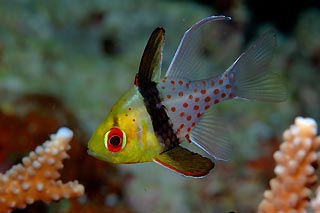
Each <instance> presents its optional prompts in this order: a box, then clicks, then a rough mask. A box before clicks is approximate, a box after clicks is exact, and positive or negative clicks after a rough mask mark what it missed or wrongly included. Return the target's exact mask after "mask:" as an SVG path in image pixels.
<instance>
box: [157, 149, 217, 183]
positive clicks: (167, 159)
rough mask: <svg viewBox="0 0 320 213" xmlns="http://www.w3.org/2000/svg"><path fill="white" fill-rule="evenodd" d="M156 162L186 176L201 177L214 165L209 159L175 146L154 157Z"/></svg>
mask: <svg viewBox="0 0 320 213" xmlns="http://www.w3.org/2000/svg"><path fill="white" fill-rule="evenodd" d="M154 161H155V162H156V163H159V164H161V165H162V166H164V167H166V168H168V169H170V170H172V171H175V172H177V173H179V174H182V175H184V176H187V177H203V176H205V175H207V174H208V173H209V171H210V170H211V169H213V167H214V163H213V162H212V161H211V160H210V159H209V158H205V157H202V156H201V155H199V154H197V153H193V152H191V151H189V150H187V149H185V148H183V147H181V146H177V147H175V148H173V149H171V150H169V151H167V152H164V153H162V154H161V155H159V156H158V157H157V158H155V159H154Z"/></svg>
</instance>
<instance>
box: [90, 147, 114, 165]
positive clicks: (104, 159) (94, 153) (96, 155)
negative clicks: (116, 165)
mask: <svg viewBox="0 0 320 213" xmlns="http://www.w3.org/2000/svg"><path fill="white" fill-rule="evenodd" d="M87 153H88V154H89V155H90V156H92V157H95V158H97V159H99V160H103V161H107V162H109V160H108V158H106V157H104V156H101V155H99V154H98V153H96V152H95V151H92V150H90V149H88V150H87Z"/></svg>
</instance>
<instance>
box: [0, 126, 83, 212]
mask: <svg viewBox="0 0 320 213" xmlns="http://www.w3.org/2000/svg"><path fill="white" fill-rule="evenodd" d="M72 136H73V133H72V131H71V130H69V129H67V128H60V129H59V130H58V132H57V133H56V134H55V135H51V140H50V141H47V142H45V143H44V144H43V145H42V146H38V147H37V148H36V149H35V151H34V152H31V153H30V154H29V156H28V157H24V158H23V159H22V164H18V165H15V166H13V167H12V168H11V169H10V170H9V171H7V172H6V173H5V174H1V173H0V212H10V211H11V210H13V209H15V208H24V207H25V206H26V205H28V204H32V203H34V202H35V201H43V202H50V201H55V200H59V199H62V198H71V197H79V196H81V195H82V194H83V193H84V187H83V185H81V184H79V183H78V181H73V182H68V183H62V182H61V180H58V179H59V177H60V174H59V172H58V170H59V169H61V168H62V167H63V164H62V161H63V160H64V159H65V158H67V157H68V155H67V153H66V151H67V150H68V149H70V145H69V142H70V140H71V138H72Z"/></svg>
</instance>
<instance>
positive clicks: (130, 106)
mask: <svg viewBox="0 0 320 213" xmlns="http://www.w3.org/2000/svg"><path fill="white" fill-rule="evenodd" d="M88 148H89V154H90V155H93V156H94V157H96V158H99V159H101V160H104V161H107V162H110V163H138V162H149V161H152V160H153V159H154V158H155V157H156V156H158V155H159V154H160V153H161V152H162V151H163V148H162V147H161V145H160V144H159V142H158V140H157V138H156V136H155V134H154V131H153V127H152V122H151V119H150V116H149V114H148V112H147V111H146V109H145V107H144V103H143V98H142V96H141V95H140V93H139V91H138V88H137V87H136V86H134V87H133V88H132V89H131V90H129V91H128V92H127V93H126V94H125V95H124V96H122V97H121V98H120V99H119V100H118V101H117V102H116V103H115V105H114V106H113V107H112V109H111V111H110V113H109V114H108V116H107V117H106V119H105V120H104V121H103V122H102V123H101V124H100V125H99V127H98V128H97V129H96V131H95V133H94V134H93V136H92V138H91V139H90V141H89V144H88Z"/></svg>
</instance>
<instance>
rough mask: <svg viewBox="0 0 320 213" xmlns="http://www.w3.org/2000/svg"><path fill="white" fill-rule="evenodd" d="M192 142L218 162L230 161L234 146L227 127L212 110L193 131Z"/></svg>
mask: <svg viewBox="0 0 320 213" xmlns="http://www.w3.org/2000/svg"><path fill="white" fill-rule="evenodd" d="M190 140H191V141H192V143H194V144H196V145H197V146H198V147H200V148H201V149H203V150H204V151H206V152H207V153H208V154H209V155H211V156H213V157H214V158H216V159H217V160H225V161H227V160H229V159H230V156H231V151H232V144H231V140H230V137H229V131H228V128H227V125H225V122H224V120H223V119H222V118H220V117H218V116H217V115H216V113H214V110H213V109H212V108H210V109H209V110H208V111H207V112H206V113H205V114H203V115H202V117H201V119H200V121H199V123H198V124H197V125H196V126H195V127H194V128H193V129H192V130H191V132H190Z"/></svg>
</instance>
